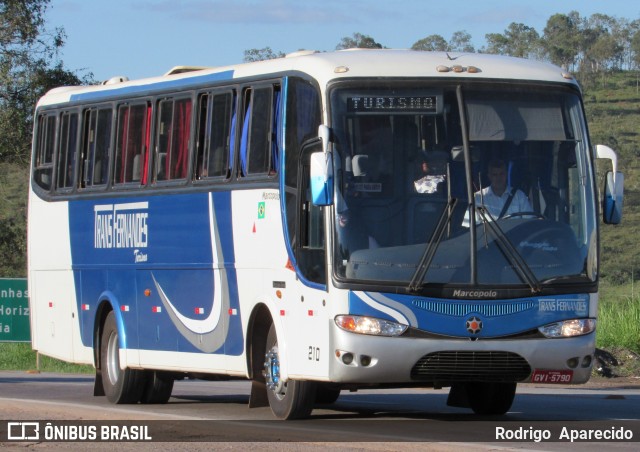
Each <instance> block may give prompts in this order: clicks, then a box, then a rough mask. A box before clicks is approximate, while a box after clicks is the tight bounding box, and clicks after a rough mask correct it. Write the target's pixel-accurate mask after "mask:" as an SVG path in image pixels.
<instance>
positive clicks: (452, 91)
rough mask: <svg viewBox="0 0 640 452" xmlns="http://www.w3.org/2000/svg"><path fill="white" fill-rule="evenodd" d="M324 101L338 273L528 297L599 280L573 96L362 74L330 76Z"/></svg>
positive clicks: (539, 88) (582, 136)
mask: <svg viewBox="0 0 640 452" xmlns="http://www.w3.org/2000/svg"><path fill="white" fill-rule="evenodd" d="M330 101H331V121H332V123H331V127H332V129H333V141H334V156H335V157H334V162H335V165H334V168H335V172H336V174H335V180H336V187H337V189H336V195H335V196H336V197H335V203H334V215H335V218H334V222H333V223H334V234H335V235H334V237H335V239H334V241H333V243H334V250H333V251H334V269H335V275H336V277H337V278H338V279H339V280H341V281H345V282H365V283H384V284H387V285H388V284H391V285H400V286H406V287H407V288H408V289H413V290H414V291H415V290H418V289H420V288H425V287H428V286H429V285H430V284H438V285H442V284H447V285H454V286H456V285H457V286H467V287H479V286H485V287H487V286H488V287H500V286H510V287H519V286H520V285H521V286H523V287H530V288H531V289H532V290H533V291H534V292H536V291H539V290H541V288H542V287H551V286H552V285H553V284H557V283H566V282H571V283H574V284H575V283H580V282H582V283H591V282H593V281H595V279H596V272H597V259H596V257H597V256H596V255H597V253H596V233H595V227H596V211H595V210H596V209H595V200H594V193H593V185H592V184H593V175H592V174H591V170H590V168H591V166H590V162H589V161H588V159H589V158H590V155H589V146H588V140H587V133H586V128H585V125H584V124H585V123H584V118H583V110H582V106H581V103H580V99H579V95H578V94H577V93H576V92H574V91H572V90H570V89H566V88H562V87H557V86H555V85H532V84H513V83H500V84H498V83H495V84H474V85H471V84H462V85H458V86H451V85H438V84H434V83H433V82H431V83H429V84H425V83H423V82H412V83H407V82H400V81H396V82H387V83H384V84H382V83H380V82H374V81H372V82H371V83H370V84H362V83H359V84H358V85H357V86H356V85H355V84H349V83H345V84H339V85H336V86H334V88H333V90H332V91H331V92H330Z"/></svg>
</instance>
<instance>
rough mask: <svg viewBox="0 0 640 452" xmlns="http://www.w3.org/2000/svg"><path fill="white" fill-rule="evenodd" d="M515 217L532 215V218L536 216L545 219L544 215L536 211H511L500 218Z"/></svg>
mask: <svg viewBox="0 0 640 452" xmlns="http://www.w3.org/2000/svg"><path fill="white" fill-rule="evenodd" d="M515 217H534V218H537V219H538V220H546V217H545V216H544V215H542V214H541V213H538V212H513V213H510V214H509V215H505V216H504V217H502V219H503V220H506V219H508V218H515Z"/></svg>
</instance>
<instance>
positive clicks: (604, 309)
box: [596, 284, 640, 353]
mask: <svg viewBox="0 0 640 452" xmlns="http://www.w3.org/2000/svg"><path fill="white" fill-rule="evenodd" d="M636 286H640V285H638V284H636ZM638 292H640V287H634V286H633V285H631V284H626V285H620V286H609V287H603V288H602V293H601V295H602V296H601V298H600V312H599V313H598V314H599V315H598V325H597V336H596V345H597V347H598V348H603V349H607V348H626V349H628V350H631V351H633V352H635V353H640V293H638Z"/></svg>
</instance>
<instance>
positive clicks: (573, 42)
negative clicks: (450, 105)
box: [244, 11, 640, 73]
mask: <svg viewBox="0 0 640 452" xmlns="http://www.w3.org/2000/svg"><path fill="white" fill-rule="evenodd" d="M485 41H486V43H485V45H483V46H482V47H481V48H479V49H476V48H475V47H474V45H473V41H472V36H471V35H470V34H469V33H467V32H466V31H464V30H460V31H456V32H454V33H453V34H452V35H451V37H450V38H449V40H447V39H446V38H445V37H443V36H441V35H438V34H432V35H429V36H426V37H424V38H422V39H420V40H418V41H416V42H415V43H413V45H411V49H413V50H424V51H441V52H471V53H475V52H478V53H491V54H500V55H509V56H514V57H520V58H530V59H536V60H543V61H548V62H550V63H553V64H556V65H558V66H561V67H563V68H564V69H566V70H568V71H572V72H577V73H599V72H603V71H614V70H634V69H638V68H639V67H640V19H634V20H630V19H624V18H616V17H612V16H608V15H606V14H593V15H591V16H589V17H582V16H581V15H580V13H579V12H577V11H572V12H570V13H569V14H554V15H553V16H551V17H549V19H548V20H547V23H546V26H545V27H544V30H541V31H540V32H539V31H538V30H536V29H535V28H533V27H530V26H528V25H526V24H523V23H515V22H513V23H511V24H510V25H509V26H508V27H507V29H506V30H504V32H502V33H488V34H486V35H485ZM348 48H367V49H383V48H386V47H385V46H384V45H383V44H381V43H379V42H377V41H376V40H375V39H374V38H372V37H371V36H368V35H364V34H361V33H354V34H353V36H350V37H344V38H342V39H341V41H340V42H339V43H338V44H337V45H336V49H337V50H341V49H348ZM282 56H284V53H282V52H277V51H273V50H272V49H271V48H270V47H265V48H263V49H250V50H246V51H245V56H244V60H245V61H247V62H250V61H258V60H265V59H270V58H279V57H282Z"/></svg>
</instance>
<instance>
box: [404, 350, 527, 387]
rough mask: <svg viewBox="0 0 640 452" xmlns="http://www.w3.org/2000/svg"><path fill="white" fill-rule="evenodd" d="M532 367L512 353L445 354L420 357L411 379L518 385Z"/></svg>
mask: <svg viewBox="0 0 640 452" xmlns="http://www.w3.org/2000/svg"><path fill="white" fill-rule="evenodd" d="M530 374H531V367H530V366H529V364H528V363H527V361H526V360H525V359H524V358H523V357H522V356H520V355H517V354H515V353H511V352H462V351H445V352H436V353H430V354H428V355H425V356H423V357H422V358H420V359H419V360H418V362H417V363H416V364H415V365H414V366H413V369H411V378H412V379H414V380H424V381H441V382H448V381H497V382H499V381H504V382H508V381H510V382H512V381H521V380H524V379H525V378H527V377H528V376H529V375H530Z"/></svg>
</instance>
